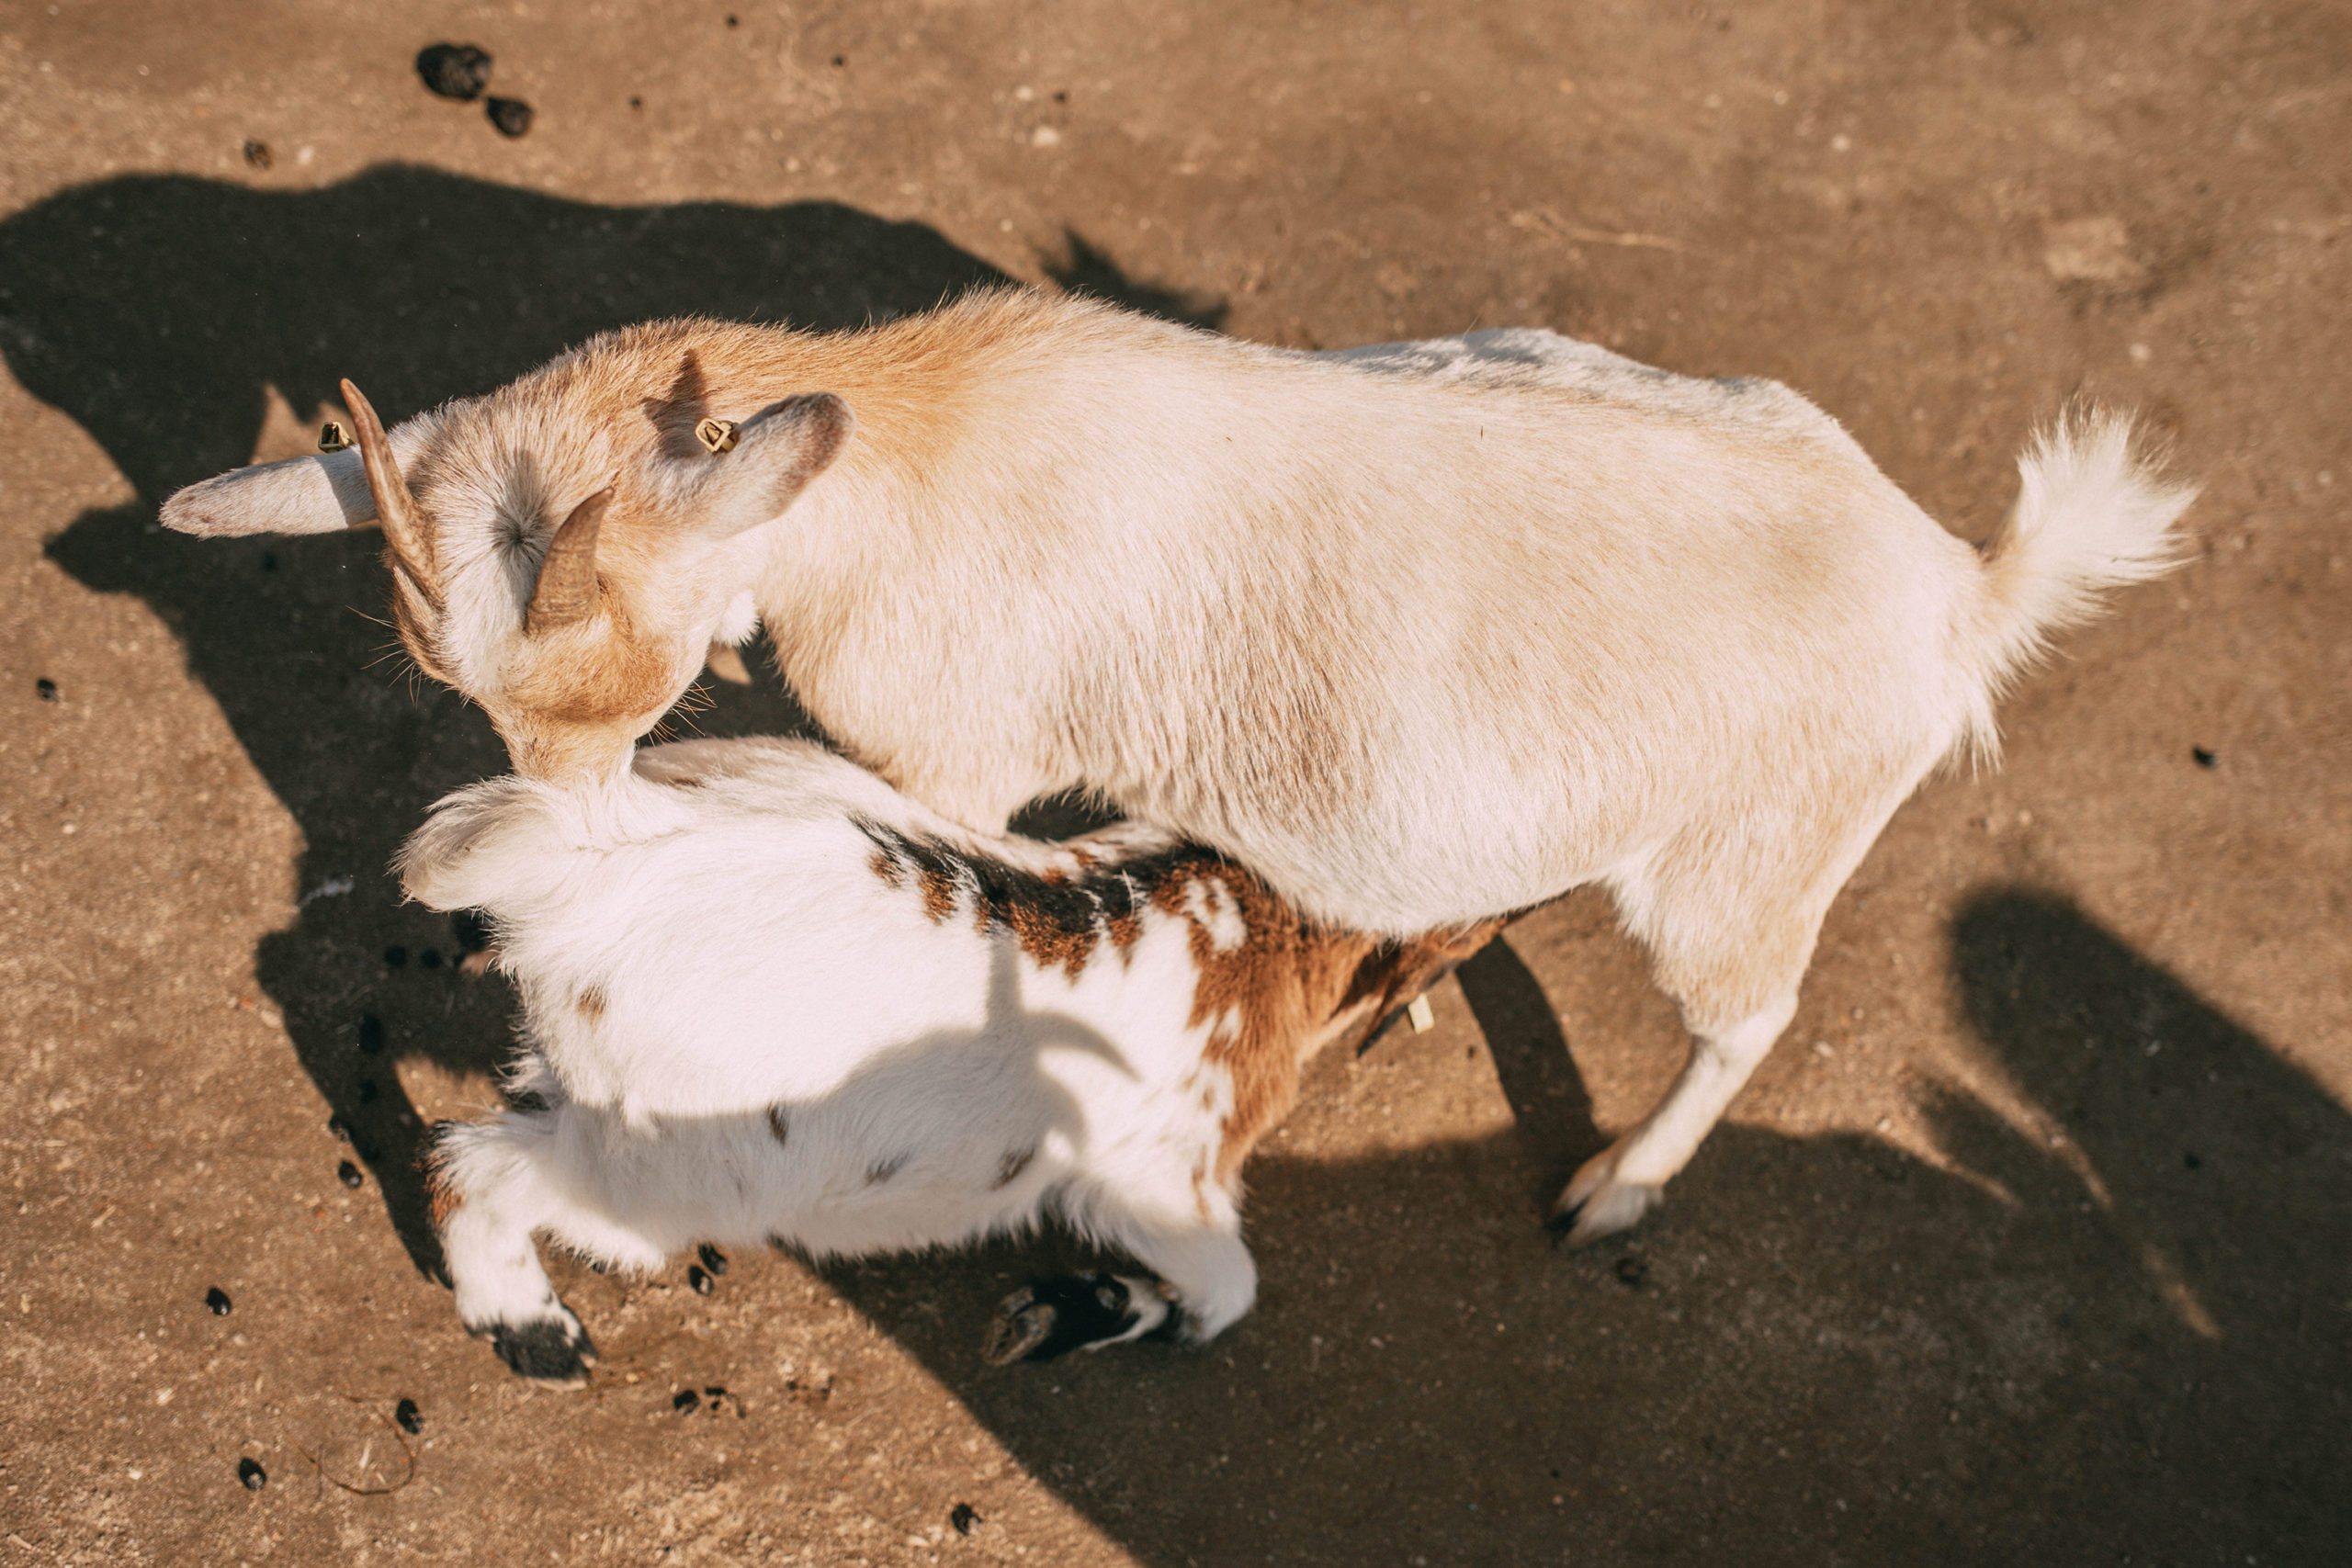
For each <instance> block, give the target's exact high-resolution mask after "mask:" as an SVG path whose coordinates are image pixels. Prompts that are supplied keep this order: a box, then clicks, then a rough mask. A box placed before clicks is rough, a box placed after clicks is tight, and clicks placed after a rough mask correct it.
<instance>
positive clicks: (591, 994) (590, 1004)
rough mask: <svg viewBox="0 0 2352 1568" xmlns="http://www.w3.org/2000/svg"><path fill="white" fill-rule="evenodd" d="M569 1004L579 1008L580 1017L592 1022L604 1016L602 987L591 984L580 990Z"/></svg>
mask: <svg viewBox="0 0 2352 1568" xmlns="http://www.w3.org/2000/svg"><path fill="white" fill-rule="evenodd" d="M571 1005H572V1006H573V1007H575V1008H577V1009H578V1010H579V1011H580V1016H581V1017H582V1018H584V1019H586V1020H587V1021H589V1022H591V1023H594V1022H595V1021H597V1020H598V1019H600V1018H602V1017H604V1016H605V993H604V991H603V989H602V988H600V987H595V986H591V987H588V988H587V989H585V990H583V991H582V992H581V993H580V995H579V997H578V998H576V999H575V1000H574V1001H573V1002H572V1004H571Z"/></svg>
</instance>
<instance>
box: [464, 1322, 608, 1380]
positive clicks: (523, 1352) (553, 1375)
mask: <svg viewBox="0 0 2352 1568" xmlns="http://www.w3.org/2000/svg"><path fill="white" fill-rule="evenodd" d="M488 1333H489V1335H490V1348H492V1349H493V1350H495V1351H497V1352H498V1359H500V1360H502V1361H504V1362H505V1363H506V1364H507V1366H509V1367H510V1368H512V1369H514V1371H515V1375H516V1376H518V1377H526V1378H528V1379H530V1380H531V1381H532V1382H536V1383H545V1384H547V1385H548V1387H550V1388H582V1387H585V1386H586V1384H587V1382H588V1369H589V1368H590V1367H593V1366H594V1365H595V1364H596V1347H595V1344H594V1341H592V1340H591V1339H590V1338H589V1337H588V1331H587V1330H586V1329H584V1328H582V1327H581V1326H580V1324H579V1322H578V1321H577V1320H576V1319H573V1318H571V1317H570V1316H569V1315H566V1316H564V1317H537V1318H533V1319H532V1320H531V1321H530V1322H528V1323H493V1324H492V1325H490V1328H489V1330H488Z"/></svg>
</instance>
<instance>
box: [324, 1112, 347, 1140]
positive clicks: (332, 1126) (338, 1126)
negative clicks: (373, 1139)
mask: <svg viewBox="0 0 2352 1568" xmlns="http://www.w3.org/2000/svg"><path fill="white" fill-rule="evenodd" d="M327 1131H328V1132H330V1133H333V1134H334V1137H335V1142H337V1143H339V1144H347V1143H349V1142H351V1123H350V1122H345V1120H344V1119H343V1118H342V1117H341V1116H330V1117H328V1118H327Z"/></svg>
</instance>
